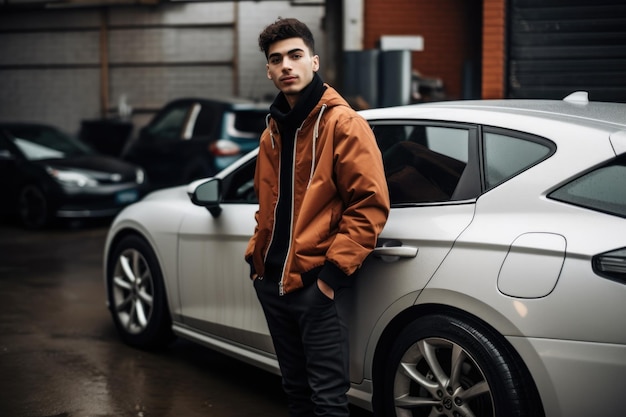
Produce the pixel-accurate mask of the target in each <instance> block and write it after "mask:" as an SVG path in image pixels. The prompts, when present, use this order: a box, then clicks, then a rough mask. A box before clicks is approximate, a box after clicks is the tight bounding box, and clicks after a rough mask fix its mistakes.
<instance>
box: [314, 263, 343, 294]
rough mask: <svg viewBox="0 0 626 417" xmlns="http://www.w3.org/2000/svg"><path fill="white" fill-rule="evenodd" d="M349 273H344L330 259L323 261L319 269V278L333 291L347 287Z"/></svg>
mask: <svg viewBox="0 0 626 417" xmlns="http://www.w3.org/2000/svg"><path fill="white" fill-rule="evenodd" d="M348 278H349V275H347V274H345V273H344V272H343V271H342V270H341V269H339V267H338V266H337V265H335V264H334V263H332V262H330V261H326V262H324V267H323V268H322V270H321V271H320V275H319V279H321V280H322V281H324V282H325V283H326V284H328V286H329V287H330V288H332V289H333V290H334V291H336V290H338V289H339V288H341V287H349V286H350V284H351V282H350V281H349V280H348Z"/></svg>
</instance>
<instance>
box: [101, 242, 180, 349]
mask: <svg viewBox="0 0 626 417" xmlns="http://www.w3.org/2000/svg"><path fill="white" fill-rule="evenodd" d="M107 289H108V298H109V299H108V301H109V309H110V311H111V315H112V317H113V322H114V323H115V327H116V328H117V331H118V333H119V335H120V337H121V339H122V340H123V341H124V342H125V343H127V344H129V345H131V346H134V347H138V348H142V349H158V348H162V347H165V346H167V345H168V344H169V342H171V341H172V339H173V338H174V334H173V332H172V320H171V316H170V311H169V307H168V303H167V295H166V293H165V286H164V283H163V275H162V273H161V269H160V267H159V263H158V262H157V258H156V255H155V254H154V251H153V250H152V248H151V247H150V245H149V244H148V243H147V242H146V241H145V240H144V239H142V238H140V237H139V236H135V235H129V236H126V237H124V238H122V240H120V241H119V242H118V243H117V244H116V245H115V246H114V248H113V250H112V251H111V257H110V258H109V265H108V268H107Z"/></svg>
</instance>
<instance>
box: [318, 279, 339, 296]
mask: <svg viewBox="0 0 626 417" xmlns="http://www.w3.org/2000/svg"><path fill="white" fill-rule="evenodd" d="M317 288H319V289H320V291H321V292H322V293H323V294H324V295H325V296H326V297H328V298H330V299H331V300H334V299H335V291H334V290H333V289H332V288H330V286H329V285H328V284H327V283H325V282H324V281H322V280H321V279H319V278H318V280H317Z"/></svg>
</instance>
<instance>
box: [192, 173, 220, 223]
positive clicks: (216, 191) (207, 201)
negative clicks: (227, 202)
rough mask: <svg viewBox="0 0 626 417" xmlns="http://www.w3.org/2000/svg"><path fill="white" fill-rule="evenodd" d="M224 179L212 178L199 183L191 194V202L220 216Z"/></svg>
mask: <svg viewBox="0 0 626 417" xmlns="http://www.w3.org/2000/svg"><path fill="white" fill-rule="evenodd" d="M221 201H222V179H221V178H211V179H209V180H208V181H206V182H203V183H202V184H200V185H198V186H197V187H196V189H195V190H194V191H193V193H192V194H191V202H192V203H194V204H195V205H197V206H202V207H205V208H206V209H207V210H209V212H210V213H211V214H212V215H213V217H218V216H219V215H220V213H221V212H222V207H221V206H220V203H221Z"/></svg>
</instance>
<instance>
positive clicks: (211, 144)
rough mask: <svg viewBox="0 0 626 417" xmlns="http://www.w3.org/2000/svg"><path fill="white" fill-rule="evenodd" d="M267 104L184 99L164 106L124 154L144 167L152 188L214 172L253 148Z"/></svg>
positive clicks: (127, 158)
mask: <svg viewBox="0 0 626 417" xmlns="http://www.w3.org/2000/svg"><path fill="white" fill-rule="evenodd" d="M268 113H269V103H257V102H253V101H250V100H245V99H239V98H232V99H219V100H215V99H205V98H202V99H201V98H184V99H178V100H174V101H172V102H170V103H168V104H167V105H166V106H165V107H163V108H162V109H161V110H160V111H159V112H158V113H157V114H156V115H155V116H154V118H153V119H152V120H151V121H150V123H148V125H146V126H145V127H144V128H142V129H141V130H140V132H139V135H138V137H137V138H136V139H135V140H133V141H132V142H131V143H129V145H128V146H127V147H126V149H125V150H124V152H123V154H122V158H123V159H125V160H127V161H130V162H133V163H135V164H137V165H140V166H141V167H143V168H144V169H145V170H146V173H147V175H148V178H150V183H151V185H152V187H153V188H164V187H169V186H173V185H180V184H186V183H188V182H190V181H192V180H195V179H198V178H206V177H210V176H213V175H214V174H215V173H217V172H218V171H220V170H222V169H224V168H225V167H227V166H228V165H230V164H231V163H233V162H234V161H236V160H237V159H239V158H240V157H241V156H242V155H244V154H245V153H247V152H248V151H250V150H252V149H254V148H255V147H256V146H257V145H258V143H259V138H260V135H261V133H262V132H263V129H264V128H265V117H266V115H267V114H268Z"/></svg>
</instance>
